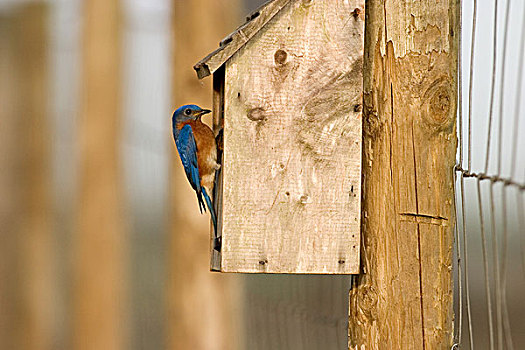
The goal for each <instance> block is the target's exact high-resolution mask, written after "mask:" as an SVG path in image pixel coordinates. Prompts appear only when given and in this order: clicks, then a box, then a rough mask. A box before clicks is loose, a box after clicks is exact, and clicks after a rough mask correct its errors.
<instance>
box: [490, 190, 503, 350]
mask: <svg viewBox="0 0 525 350" xmlns="http://www.w3.org/2000/svg"><path fill="white" fill-rule="evenodd" d="M489 197H490V224H491V225H490V226H491V229H490V232H491V236H492V273H493V274H494V279H495V289H496V327H497V332H498V333H497V334H498V337H497V345H498V350H500V349H503V328H502V323H503V322H502V320H503V318H502V311H501V304H502V298H501V276H500V269H499V252H498V237H497V232H496V215H495V213H494V182H491V183H490V187H489Z"/></svg>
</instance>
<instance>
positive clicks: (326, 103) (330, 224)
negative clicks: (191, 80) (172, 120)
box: [194, 0, 364, 274]
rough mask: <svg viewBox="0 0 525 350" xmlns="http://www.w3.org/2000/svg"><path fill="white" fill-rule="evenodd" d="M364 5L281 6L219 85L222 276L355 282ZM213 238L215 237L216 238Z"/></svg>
mask: <svg viewBox="0 0 525 350" xmlns="http://www.w3.org/2000/svg"><path fill="white" fill-rule="evenodd" d="M363 30H364V0H308V1H307V0H274V1H270V2H268V3H267V4H265V5H264V6H263V7H261V8H260V9H258V10H257V11H256V12H254V13H253V14H251V15H250V16H248V17H247V22H246V23H245V24H243V25H242V26H241V27H239V28H238V29H237V30H236V31H235V32H233V33H232V34H230V35H229V36H228V37H226V38H225V39H224V40H223V41H222V42H221V43H220V47H219V48H218V49H217V50H216V51H215V52H212V53H211V54H209V55H208V56H207V57H206V58H204V59H203V60H201V61H200V62H199V63H197V64H196V65H195V67H194V68H195V70H196V71H197V74H198V76H199V78H204V77H206V76H208V75H213V93H214V100H213V101H214V106H213V112H214V116H213V123H214V125H213V126H214V130H215V133H216V134H218V140H219V148H220V149H222V152H219V161H220V163H221V170H220V172H219V174H218V176H217V181H216V182H217V183H216V186H215V190H214V203H215V206H216V210H217V215H218V236H220V237H221V248H220V251H219V250H215V249H213V248H212V259H211V260H212V261H211V268H212V270H215V271H222V272H254V273H307V274H321V273H322V274H353V273H358V272H359V242H360V218H361V209H360V201H361V130H362V126H361V124H362V118H361V117H362V85H363V83H362V80H363V75H362V69H363V67H362V64H363V47H364V41H363ZM212 235H213V229H212Z"/></svg>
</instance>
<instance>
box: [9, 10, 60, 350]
mask: <svg viewBox="0 0 525 350" xmlns="http://www.w3.org/2000/svg"><path fill="white" fill-rule="evenodd" d="M48 14H49V12H48V6H47V4H44V3H32V4H22V5H14V8H13V12H11V13H8V14H7V15H4V16H5V17H2V18H0V22H1V24H0V33H1V34H0V47H1V49H0V101H1V106H0V130H2V132H1V133H2V136H0V139H1V141H0V154H1V156H0V193H1V195H0V197H1V199H0V348H2V349H20V350H32V349H34V350H36V349H42V350H46V349H51V348H52V346H53V335H54V326H55V323H54V321H55V319H54V317H53V316H54V314H53V310H54V305H53V300H54V295H55V293H54V292H53V286H54V282H55V281H54V273H53V250H52V247H53V231H52V227H51V218H52V216H51V212H50V208H51V196H50V188H51V167H50V160H51V157H50V142H49V125H48V122H49V118H48V117H49V115H48V110H49V109H48V98H49V95H48V87H49V86H48V83H49V80H48V59H47V57H48V55H47V50H48V47H47V43H48Z"/></svg>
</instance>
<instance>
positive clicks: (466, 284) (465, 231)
mask: <svg viewBox="0 0 525 350" xmlns="http://www.w3.org/2000/svg"><path fill="white" fill-rule="evenodd" d="M460 179H461V226H462V228H463V232H462V233H463V258H464V261H465V290H466V294H467V321H468V330H469V340H470V348H471V349H473V348H474V336H473V332H472V313H471V306H470V305H471V303H470V283H469V278H468V271H469V269H468V256H469V255H468V249H467V246H468V242H467V229H466V220H465V179H464V177H463V176H461V178H460Z"/></svg>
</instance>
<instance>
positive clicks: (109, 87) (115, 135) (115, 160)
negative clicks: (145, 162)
mask: <svg viewBox="0 0 525 350" xmlns="http://www.w3.org/2000/svg"><path fill="white" fill-rule="evenodd" d="M82 13H83V14H84V16H85V18H84V25H83V29H84V30H83V39H82V42H83V60H82V62H83V67H82V82H83V85H82V87H83V91H82V95H81V96H82V97H83V98H82V101H81V102H82V108H81V111H80V119H79V125H78V127H79V129H78V135H79V137H78V140H79V152H80V153H79V157H80V161H79V191H78V194H77V196H78V197H77V198H78V207H77V215H78V216H77V218H76V229H75V236H74V240H73V244H74V247H73V251H74V253H73V254H74V257H75V265H74V285H73V306H74V309H73V311H74V312H73V329H72V331H73V337H72V343H73V346H72V348H74V349H79V350H82V349H112V350H117V349H126V348H128V344H126V340H125V339H126V338H127V326H128V324H127V322H126V317H127V316H128V314H127V312H126V311H127V309H126V306H127V303H128V299H127V297H128V295H127V293H126V281H127V278H126V275H127V271H126V270H127V267H126V261H127V254H128V246H127V241H126V238H127V237H126V231H125V227H124V218H123V210H124V207H123V200H122V199H123V189H122V173H121V171H120V161H119V160H120V154H119V148H120V137H119V135H120V134H121V124H120V123H119V121H120V112H121V109H120V106H121V90H120V85H121V74H120V71H121V66H122V65H121V54H120V52H121V49H120V48H121V45H120V43H121V35H120V33H121V29H120V23H121V9H120V1H119V0H110V1H107V0H88V1H85V2H84V11H83V12H82Z"/></svg>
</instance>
